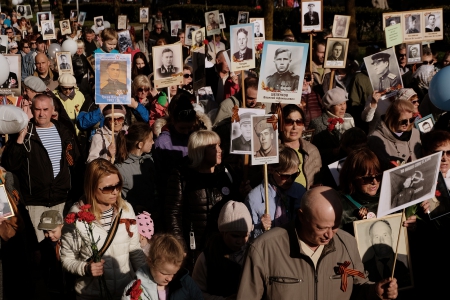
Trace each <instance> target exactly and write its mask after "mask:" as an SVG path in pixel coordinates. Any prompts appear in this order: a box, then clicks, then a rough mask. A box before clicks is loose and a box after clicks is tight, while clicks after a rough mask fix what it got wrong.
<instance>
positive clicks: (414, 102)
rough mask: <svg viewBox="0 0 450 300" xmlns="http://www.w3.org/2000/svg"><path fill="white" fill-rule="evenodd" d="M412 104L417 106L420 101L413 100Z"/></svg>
mask: <svg viewBox="0 0 450 300" xmlns="http://www.w3.org/2000/svg"><path fill="white" fill-rule="evenodd" d="M411 103H412V104H417V103H419V100H412V101H411Z"/></svg>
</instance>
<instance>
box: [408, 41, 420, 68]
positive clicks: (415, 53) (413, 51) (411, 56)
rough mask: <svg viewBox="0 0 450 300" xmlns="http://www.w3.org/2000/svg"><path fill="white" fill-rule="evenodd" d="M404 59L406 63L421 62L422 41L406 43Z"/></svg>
mask: <svg viewBox="0 0 450 300" xmlns="http://www.w3.org/2000/svg"><path fill="white" fill-rule="evenodd" d="M406 61H407V62H406V63H407V64H408V65H409V64H417V63H421V62H422V43H409V44H407V45H406Z"/></svg>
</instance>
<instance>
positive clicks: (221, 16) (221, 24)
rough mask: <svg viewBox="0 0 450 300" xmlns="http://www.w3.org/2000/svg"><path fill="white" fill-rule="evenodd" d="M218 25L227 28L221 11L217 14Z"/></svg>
mask: <svg viewBox="0 0 450 300" xmlns="http://www.w3.org/2000/svg"><path fill="white" fill-rule="evenodd" d="M219 27H220V29H225V28H227V22H226V20H225V15H224V14H223V13H220V14H219Z"/></svg>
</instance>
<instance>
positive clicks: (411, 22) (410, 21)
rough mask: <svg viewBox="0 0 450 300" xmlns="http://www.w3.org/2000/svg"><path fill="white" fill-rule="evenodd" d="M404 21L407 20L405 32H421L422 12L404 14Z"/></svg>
mask: <svg viewBox="0 0 450 300" xmlns="http://www.w3.org/2000/svg"><path fill="white" fill-rule="evenodd" d="M404 21H405V34H414V33H420V32H421V30H420V26H421V23H420V14H414V15H409V14H406V15H404Z"/></svg>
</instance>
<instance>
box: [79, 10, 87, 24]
mask: <svg viewBox="0 0 450 300" xmlns="http://www.w3.org/2000/svg"><path fill="white" fill-rule="evenodd" d="M85 20H86V12H85V11H80V14H79V15H78V23H79V24H80V25H81V26H83V25H84V21H85Z"/></svg>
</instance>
